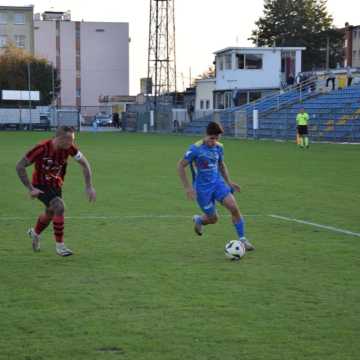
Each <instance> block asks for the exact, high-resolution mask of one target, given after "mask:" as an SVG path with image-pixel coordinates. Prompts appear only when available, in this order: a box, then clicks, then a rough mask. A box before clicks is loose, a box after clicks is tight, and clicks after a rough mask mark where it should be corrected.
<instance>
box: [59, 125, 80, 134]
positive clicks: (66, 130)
mask: <svg viewBox="0 0 360 360" xmlns="http://www.w3.org/2000/svg"><path fill="white" fill-rule="evenodd" d="M74 132H75V129H74V128H73V127H72V126H59V127H58V128H57V129H56V136H63V135H65V134H66V133H72V134H73V133H74Z"/></svg>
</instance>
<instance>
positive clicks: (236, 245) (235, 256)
mask: <svg viewBox="0 0 360 360" xmlns="http://www.w3.org/2000/svg"><path fill="white" fill-rule="evenodd" d="M225 255H226V257H227V258H229V259H230V260H240V259H241V258H242V257H243V256H244V255H245V246H244V244H243V243H242V242H241V241H239V240H230V241H229V242H228V243H227V244H226V245H225Z"/></svg>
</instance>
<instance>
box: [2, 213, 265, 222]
mask: <svg viewBox="0 0 360 360" xmlns="http://www.w3.org/2000/svg"><path fill="white" fill-rule="evenodd" d="M221 216H222V217H230V215H221ZM244 216H245V217H257V216H264V215H261V214H248V215H244ZM34 217H36V216H24V217H23V216H0V221H22V220H32V219H34ZM191 218H192V215H171V214H167V215H162V214H158V215H156V214H154V215H151V214H148V215H109V216H106V215H80V216H65V219H70V220H122V219H129V220H131V219H191Z"/></svg>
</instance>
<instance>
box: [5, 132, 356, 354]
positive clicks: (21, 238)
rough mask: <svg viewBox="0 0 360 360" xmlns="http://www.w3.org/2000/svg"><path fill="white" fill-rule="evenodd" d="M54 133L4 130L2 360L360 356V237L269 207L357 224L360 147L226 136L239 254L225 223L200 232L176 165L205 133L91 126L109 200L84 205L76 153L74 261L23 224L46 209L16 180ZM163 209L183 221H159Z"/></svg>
mask: <svg viewBox="0 0 360 360" xmlns="http://www.w3.org/2000/svg"><path fill="white" fill-rule="evenodd" d="M46 136H48V134H44V133H18V132H9V133H4V132H2V133H0V154H1V158H0V169H1V173H0V190H1V195H0V204H1V206H0V334H1V336H0V359H1V360H4V359H9V360H63V359H64V360H65V359H66V360H68V359H75V360H92V359H94V360H102V359H104V360H105V359H129V360H143V359H149V360H150V359H151V360H154V359H156V360H175V359H179V360H180V359H181V360H182V359H187V360H215V359H216V360H217V359H219V360H220V359H221V360H239V359H240V360H262V359H264V360H303V359H310V360H324V359H326V360H335V359H336V360H355V359H357V358H358V356H359V353H360V343H359V337H360V305H359V304H360V260H359V259H360V238H359V237H355V236H349V235H343V234H340V233H336V232H332V231H328V230H323V229H319V228H316V227H312V226H308V225H302V224H298V223H293V222H286V221H281V220H277V219H273V218H271V217H269V216H267V215H268V214H278V215H283V216H287V217H294V218H297V219H302V220H307V221H312V222H316V223H319V224H324V225H330V226H334V227H338V228H341V229H347V230H351V231H354V232H360V210H359V209H360V191H359V184H360V167H359V155H360V148H359V147H358V146H351V145H331V144H314V145H312V146H311V149H310V150H308V151H305V150H300V149H298V148H296V146H295V145H294V144H293V143H274V142H262V141H259V142H254V141H237V140H224V144H225V159H226V162H227V164H228V167H229V169H230V174H231V176H232V178H233V179H234V180H235V181H238V182H239V183H240V185H241V186H242V193H241V194H240V195H238V196H237V199H238V202H239V205H240V208H241V210H242V212H243V213H244V214H248V216H247V217H246V225H247V234H248V236H249V237H250V238H251V240H252V241H253V243H254V244H255V245H256V247H257V250H256V252H254V253H249V254H247V255H246V256H245V258H244V259H243V260H242V261H240V262H231V261H228V260H226V259H225V257H224V254H223V247H224V244H225V243H226V242H227V241H228V240H230V239H234V238H235V232H234V229H233V227H232V225H231V223H230V218H229V217H228V216H223V217H221V220H220V222H219V223H218V224H217V225H214V226H211V227H207V228H206V233H205V235H204V236H203V237H202V238H198V237H196V236H195V234H194V233H193V230H192V224H191V217H190V216H191V215H192V214H193V213H195V212H197V211H198V210H197V207H196V204H195V203H192V202H190V201H187V200H186V197H185V194H184V192H183V190H182V188H181V186H180V182H179V180H178V178H177V174H176V162H177V160H178V159H179V158H180V157H181V156H182V155H183V153H184V152H185V150H186V148H187V146H188V145H189V144H190V143H192V142H194V141H195V140H196V139H195V138H190V137H176V136H156V135H147V136H145V135H140V134H100V133H97V134H80V135H79V136H78V139H77V143H78V145H79V146H80V148H81V150H82V151H83V152H84V153H85V154H86V156H87V157H88V159H89V160H90V162H91V164H92V167H93V171H94V184H95V187H96V190H97V193H98V200H97V202H96V203H95V204H89V203H88V202H87V201H86V198H85V195H84V189H83V188H84V187H83V180H82V174H81V171H80V168H79V166H77V165H76V164H75V163H74V162H73V161H71V163H70V164H69V168H68V174H67V178H66V181H65V186H64V199H65V203H66V206H67V210H66V215H67V216H69V217H70V218H69V219H67V221H66V227H65V231H66V243H67V245H68V246H69V247H70V248H71V249H73V250H74V251H75V253H76V255H75V256H73V257H70V258H60V257H58V256H56V255H55V252H54V241H53V239H52V231H51V229H50V228H49V229H47V230H46V231H45V233H44V235H43V241H42V251H41V253H39V254H34V253H33V252H32V250H31V245H30V242H29V239H28V238H27V237H26V236H25V232H26V230H27V228H28V227H29V226H32V225H33V224H34V221H35V219H36V217H37V215H38V214H39V213H40V212H41V211H42V206H41V203H40V202H38V201H32V200H30V199H29V198H28V197H27V194H26V191H25V189H24V188H23V186H22V185H21V184H20V182H19V180H18V179H17V176H16V173H15V163H16V161H17V160H18V159H19V158H20V157H21V156H22V155H23V154H24V152H25V151H26V150H27V149H28V148H30V147H31V146H32V145H34V144H35V143H36V142H37V141H39V140H41V139H43V138H44V137H46ZM220 213H221V215H225V212H224V210H223V209H220ZM166 214H170V215H177V216H179V217H178V218H176V217H169V218H159V217H156V215H166ZM141 215H144V216H148V215H155V216H154V217H147V218H146V217H144V218H135V217H132V216H141ZM187 215H189V217H188V218H186V217H183V216H187ZM254 215H258V216H254ZM86 216H104V217H109V218H107V219H106V218H104V219H86ZM6 217H8V219H6ZM9 217H17V218H18V219H14V218H9Z"/></svg>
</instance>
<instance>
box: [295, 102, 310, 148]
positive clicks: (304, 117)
mask: <svg viewBox="0 0 360 360" xmlns="http://www.w3.org/2000/svg"><path fill="white" fill-rule="evenodd" d="M308 122H309V114H308V113H307V112H305V109H304V108H302V109H300V112H299V113H298V114H297V116H296V129H297V133H298V136H299V140H300V141H299V145H300V147H301V148H304V147H306V148H308V147H309V138H308Z"/></svg>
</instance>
